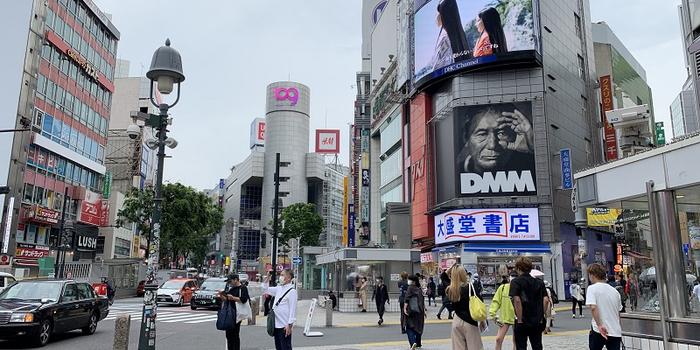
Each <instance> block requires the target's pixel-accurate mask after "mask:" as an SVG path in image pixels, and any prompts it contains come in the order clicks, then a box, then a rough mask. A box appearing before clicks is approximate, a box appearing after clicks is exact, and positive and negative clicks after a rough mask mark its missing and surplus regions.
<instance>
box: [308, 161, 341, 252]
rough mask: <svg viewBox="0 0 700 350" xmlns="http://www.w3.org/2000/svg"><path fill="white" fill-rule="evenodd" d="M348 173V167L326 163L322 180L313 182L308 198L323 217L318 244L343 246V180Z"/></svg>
mask: <svg viewBox="0 0 700 350" xmlns="http://www.w3.org/2000/svg"><path fill="white" fill-rule="evenodd" d="M349 174H350V170H349V168H347V167H345V166H342V165H337V164H326V168H325V170H324V172H323V179H322V181H316V182H313V183H312V184H311V185H312V186H311V187H310V189H311V191H312V193H310V195H309V198H311V199H315V200H316V202H313V203H314V204H315V205H316V209H317V210H318V213H319V214H320V215H321V217H322V218H323V231H322V232H321V236H320V237H319V246H321V247H326V248H331V249H335V248H339V247H342V246H343V208H344V206H343V195H344V193H343V192H344V188H343V181H344V180H345V178H346V177H347V176H348V175H349Z"/></svg>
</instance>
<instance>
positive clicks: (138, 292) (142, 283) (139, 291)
mask: <svg viewBox="0 0 700 350" xmlns="http://www.w3.org/2000/svg"><path fill="white" fill-rule="evenodd" d="M145 292H146V280H141V281H139V285H138V286H136V296H137V297H142V296H143V295H144V294H145Z"/></svg>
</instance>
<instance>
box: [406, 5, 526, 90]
mask: <svg viewBox="0 0 700 350" xmlns="http://www.w3.org/2000/svg"><path fill="white" fill-rule="evenodd" d="M536 1H537V0H416V3H415V7H414V8H415V9H416V12H415V19H414V30H415V32H414V40H415V42H414V45H415V47H414V49H415V55H414V62H413V63H414V68H415V71H414V81H415V82H416V84H420V83H422V82H425V81H428V80H431V79H434V78H438V77H441V76H444V75H446V74H450V73H453V72H457V71H460V70H464V69H469V68H475V67H478V66H483V65H487V64H490V63H495V62H501V63H503V62H509V61H513V60H523V59H526V57H533V58H534V57H535V56H534V54H533V53H534V52H535V51H537V50H538V46H539V44H538V40H537V38H538V31H539V30H538V26H537V25H536V24H535V15H534V13H535V11H533V2H536ZM528 53H529V55H528Z"/></svg>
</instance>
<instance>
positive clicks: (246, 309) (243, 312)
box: [236, 289, 253, 323]
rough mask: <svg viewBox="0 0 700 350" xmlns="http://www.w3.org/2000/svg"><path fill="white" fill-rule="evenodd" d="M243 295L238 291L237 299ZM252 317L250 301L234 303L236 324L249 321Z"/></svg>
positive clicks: (241, 291)
mask: <svg viewBox="0 0 700 350" xmlns="http://www.w3.org/2000/svg"><path fill="white" fill-rule="evenodd" d="M242 294H243V290H242V289H239V292H238V297H239V298H240V297H241V295H242ZM252 315H253V310H252V309H251V308H250V300H248V301H246V302H245V303H239V302H236V323H238V322H241V321H243V320H250V319H251V317H252Z"/></svg>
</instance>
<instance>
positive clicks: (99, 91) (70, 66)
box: [37, 45, 112, 110]
mask: <svg viewBox="0 0 700 350" xmlns="http://www.w3.org/2000/svg"><path fill="white" fill-rule="evenodd" d="M41 57H42V58H43V59H45V60H46V61H47V62H49V63H50V64H51V65H53V66H54V67H56V69H57V70H59V71H61V73H63V74H64V75H65V76H66V77H70V78H71V79H73V82H75V84H76V85H77V86H78V87H79V89H78V91H80V90H83V91H87V92H88V93H90V95H91V96H92V98H94V99H95V100H97V102H98V103H101V104H102V106H103V107H105V109H106V110H109V108H110V106H111V103H112V92H110V91H109V90H107V89H105V88H104V87H103V86H102V85H100V84H98V83H97V82H96V81H95V80H94V79H93V78H91V77H89V76H88V75H87V74H86V73H85V72H84V71H83V69H82V68H80V67H78V65H77V64H76V63H75V62H74V61H73V60H72V59H69V58H68V57H67V56H66V55H64V54H63V53H62V52H60V51H58V49H56V48H55V47H54V46H53V45H44V46H43V47H42V49H41ZM44 79H45V80H49V79H46V77H44ZM69 82H70V80H69ZM39 83H40V84H39V85H41V81H39ZM38 88H39V87H37V89H38Z"/></svg>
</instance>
